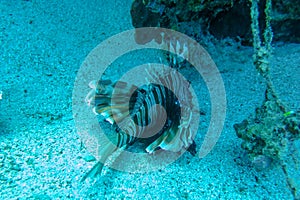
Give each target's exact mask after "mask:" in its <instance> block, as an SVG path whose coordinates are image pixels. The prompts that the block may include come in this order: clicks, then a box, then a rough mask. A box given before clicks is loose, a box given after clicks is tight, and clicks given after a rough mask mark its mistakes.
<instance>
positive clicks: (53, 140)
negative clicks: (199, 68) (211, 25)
mask: <svg viewBox="0 0 300 200" xmlns="http://www.w3.org/2000/svg"><path fill="white" fill-rule="evenodd" d="M130 4H131V1H130V0H126V1H94V0H92V1H76V2H73V1H70V0H69V1H68V0H63V1H44V0H41V1H21V0H19V1H1V2H0V41H1V45H0V52H1V53H0V64H1V65H0V74H1V79H0V91H2V93H3V94H2V99H1V100H0V108H1V109H0V110H1V111H0V183H1V185H0V199H67V198H70V199H131V198H133V199H219V198H220V199H292V198H293V197H292V195H291V192H290V190H289V188H288V187H287V184H286V177H285V176H284V174H283V172H282V170H281V168H280V167H276V166H275V167H272V168H270V169H266V170H264V171H257V170H255V169H254V168H253V166H252V164H251V162H250V161H249V160H248V159H247V156H246V155H245V152H244V151H243V150H242V149H241V148H240V143H241V141H240V140H239V139H238V138H237V137H236V135H235V131H234V129H233V124H235V123H239V122H241V121H242V120H243V119H245V118H247V117H248V116H249V114H252V113H254V111H255V108H256V107H257V106H259V105H261V103H262V101H263V94H264V83H263V79H262V78H260V77H259V75H258V74H257V72H256V70H255V67H254V66H253V65H252V54H253V51H252V48H250V47H242V46H239V45H238V44H235V43H228V42H220V43H210V44H208V45H206V46H205V48H206V50H207V51H208V52H209V53H210V55H211V56H212V58H213V60H214V61H215V63H216V64H217V66H218V69H219V70H220V72H221V75H222V78H223V81H224V85H225V89H226V96H227V117H226V121H225V124H224V129H223V132H222V135H221V137H220V139H219V141H218V143H217V145H216V146H215V147H214V149H213V151H211V152H210V153H209V154H208V155H207V156H206V157H205V158H203V159H200V158H198V157H197V156H195V157H193V156H192V155H190V154H188V153H186V154H184V155H183V156H182V157H180V159H178V160H177V161H176V162H174V163H172V164H171V165H168V166H167V167H166V168H164V169H161V170H159V171H155V172H151V173H146V174H135V173H124V172H118V171H114V170H111V169H109V168H108V167H105V168H104V172H103V175H102V176H101V177H98V178H97V179H96V180H94V181H87V182H83V183H81V182H80V179H81V178H82V176H83V175H84V173H85V172H86V171H88V169H90V168H91V167H92V166H93V165H94V164H95V161H93V159H92V158H91V156H90V154H89V153H88V152H87V151H86V150H85V148H84V147H82V145H81V141H80V138H79V136H78V134H77V133H76V127H75V125H74V121H73V116H72V90H73V84H74V81H75V78H76V74H77V71H78V70H79V67H80V65H81V63H82V62H83V61H84V59H85V57H86V56H87V55H88V53H89V52H90V51H91V50H92V49H93V48H95V47H96V46H97V45H98V44H99V43H101V41H103V40H105V39H107V38H109V37H110V36H113V35H115V34H117V33H120V32H122V31H125V30H129V29H132V28H133V27H132V25H131V19H130V14H129V13H130V12H129V10H130ZM149 55H150V54H149ZM154 56H156V57H159V56H160V55H157V54H155V53H154ZM134 59H135V58H134V57H133V58H132V59H127V60H126V63H125V64H124V61H122V60H121V61H120V62H119V64H116V65H117V67H120V68H119V73H123V72H126V69H127V68H126V67H125V66H124V65H126V66H128V65H130V63H131V62H133V61H132V60H134ZM145 62H147V60H145ZM299 63H300V45H299V44H284V43H280V44H279V43H278V44H274V53H273V57H272V60H271V67H272V77H273V81H274V85H275V88H276V89H277V92H278V93H279V96H280V98H281V99H282V100H283V101H284V102H285V103H286V104H287V105H289V106H290V108H291V109H294V110H299V102H300V90H299V85H300V83H299V82H300V80H299V77H300V65H299ZM184 70H185V73H186V74H187V76H188V77H189V79H190V81H191V83H192V84H193V83H195V85H193V87H194V89H195V90H196V91H197V95H198V96H200V97H201V98H200V99H201V100H199V101H200V106H201V109H203V112H204V113H209V108H208V107H205V105H207V104H208V103H207V102H209V94H207V93H205V92H203V93H202V92H201V91H202V90H203V91H205V89H203V88H205V85H203V84H201V83H199V84H196V83H197V81H198V79H199V77H198V76H193V74H192V73H189V71H188V70H187V69H184ZM110 73H111V74H113V73H112V72H109V71H108V72H107V76H108V77H109V74H110ZM200 78H201V77H200ZM112 79H114V77H112ZM207 115H208V114H207ZM201 122H203V125H200V131H199V134H200V135H201V133H203V131H201V128H203V129H205V127H206V126H207V123H208V122H209V120H208V119H207V118H206V117H204V118H203V119H201ZM200 139H201V136H199V141H200ZM298 156H299V155H298ZM298 158H299V157H298ZM125 164H130V163H125ZM298 170H299V169H298Z"/></svg>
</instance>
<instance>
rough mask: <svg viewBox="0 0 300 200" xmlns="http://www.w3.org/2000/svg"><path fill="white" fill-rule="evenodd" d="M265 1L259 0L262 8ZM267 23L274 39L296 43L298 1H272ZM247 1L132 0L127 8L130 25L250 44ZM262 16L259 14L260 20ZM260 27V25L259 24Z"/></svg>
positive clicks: (297, 39)
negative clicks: (269, 22) (268, 22)
mask: <svg viewBox="0 0 300 200" xmlns="http://www.w3.org/2000/svg"><path fill="white" fill-rule="evenodd" d="M264 2H265V1H261V2H260V3H259V10H263V9H264V5H265V3H264ZM272 4H273V6H272V12H271V13H270V14H271V17H272V21H271V24H272V26H273V29H274V33H275V38H274V40H275V41H278V40H280V41H290V42H300V35H299V33H300V30H299V26H298V24H299V22H300V12H299V10H300V4H298V3H297V0H288V1H284V2H283V1H281V0H274V1H272ZM249 13H250V4H249V1H248V0H216V1H209V0H201V1H200V0H188V1H183V0H172V1H166V0H135V1H134V2H133V4H132V7H131V16H132V22H133V26H134V27H136V28H139V27H147V26H150V27H164V28H171V29H174V30H177V31H180V32H183V33H185V34H187V35H189V36H193V37H194V38H196V39H197V38H201V37H202V35H203V33H208V32H209V33H210V34H212V35H214V36H215V37H217V38H224V37H232V38H235V39H238V40H241V42H242V43H244V44H247V45H251V44H252V39H253V38H252V35H251V16H250V15H249ZM264 18H265V15H264V14H263V12H262V14H261V16H259V21H260V22H263V21H264V20H265V19H264ZM260 28H261V29H263V28H264V27H263V26H262V27H260Z"/></svg>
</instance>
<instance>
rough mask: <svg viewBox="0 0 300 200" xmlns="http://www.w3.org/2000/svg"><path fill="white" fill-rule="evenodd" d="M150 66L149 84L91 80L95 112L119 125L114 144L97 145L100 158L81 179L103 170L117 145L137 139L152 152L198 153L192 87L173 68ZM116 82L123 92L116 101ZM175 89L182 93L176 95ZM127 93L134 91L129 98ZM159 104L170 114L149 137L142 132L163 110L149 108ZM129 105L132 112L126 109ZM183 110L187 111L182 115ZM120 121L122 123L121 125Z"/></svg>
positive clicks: (89, 99)
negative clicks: (99, 147)
mask: <svg viewBox="0 0 300 200" xmlns="http://www.w3.org/2000/svg"><path fill="white" fill-rule="evenodd" d="M149 69H150V70H151V72H150V70H146V71H147V74H148V75H149V76H148V78H149V79H150V80H148V83H149V84H147V85H143V86H142V87H137V86H135V85H132V84H130V83H127V82H122V81H119V82H117V83H112V81H110V80H100V81H92V82H90V84H89V86H90V88H91V91H90V92H89V94H88V95H87V96H86V102H87V103H88V105H89V106H90V107H92V109H93V111H94V113H95V114H96V115H101V116H103V117H104V118H105V120H106V121H108V122H109V123H111V124H113V125H116V129H115V133H114V134H113V136H112V137H110V140H111V142H112V143H113V144H115V146H111V145H109V144H104V145H103V146H102V147H103V148H101V149H98V154H99V155H100V157H101V158H100V160H99V161H98V162H97V164H96V165H95V166H94V167H93V168H92V169H91V170H90V171H89V172H88V173H87V174H86V175H85V176H84V177H83V179H82V181H83V180H85V179H86V178H88V177H93V176H96V175H97V174H101V171H102V168H103V164H104V163H105V161H106V160H107V158H108V157H109V156H110V155H112V154H113V153H114V152H115V151H116V150H117V148H126V147H128V146H130V145H132V144H134V143H135V142H137V141H140V142H142V143H144V144H146V146H145V147H146V148H145V151H146V152H148V153H149V154H151V153H154V152H155V151H156V150H157V149H163V150H167V151H172V152H182V151H184V150H187V151H189V152H190V153H191V154H192V155H195V153H196V144H195V142H194V140H193V138H194V136H195V134H196V133H195V131H194V130H192V128H191V127H190V123H191V120H192V117H193V113H194V112H195V111H194V110H193V106H192V105H193V100H192V98H193V97H192V95H191V92H190V90H189V87H190V85H189V83H188V82H187V81H183V78H182V77H181V76H179V75H178V72H177V70H176V69H174V68H171V67H169V69H167V70H166V69H165V70H163V71H156V70H155V69H154V68H151V66H150V68H149ZM116 84H118V87H119V88H120V92H119V93H118V95H117V96H116V97H114V98H113V99H114V102H113V101H112V95H113V90H114V88H115V86H116ZM173 91H176V94H177V95H180V96H176V95H175V94H174V93H173ZM128 94H132V95H131V96H130V98H128ZM128 104H129V106H128ZM156 104H159V105H161V106H162V107H163V108H164V109H165V112H166V115H167V118H166V121H165V122H164V124H163V126H162V129H160V130H159V131H158V132H154V134H153V135H152V136H151V137H148V138H147V136H145V135H143V134H145V131H144V127H145V126H148V125H149V124H150V123H151V124H153V125H154V127H155V126H156V125H157V124H158V123H159V122H161V117H162V113H160V111H159V110H156V109H155V108H154V112H151V113H152V114H150V109H151V108H153V106H154V105H156ZM128 107H129V112H127V111H126V108H127V109H128ZM152 111H153V110H152ZM182 111H183V112H182ZM183 113H187V114H186V115H185V116H182V114H183ZM128 116H129V118H128ZM128 119H131V120H128ZM120 125H121V126H122V127H119V126H120ZM123 125H124V126H123ZM150 130H151V129H150ZM155 133H156V134H155Z"/></svg>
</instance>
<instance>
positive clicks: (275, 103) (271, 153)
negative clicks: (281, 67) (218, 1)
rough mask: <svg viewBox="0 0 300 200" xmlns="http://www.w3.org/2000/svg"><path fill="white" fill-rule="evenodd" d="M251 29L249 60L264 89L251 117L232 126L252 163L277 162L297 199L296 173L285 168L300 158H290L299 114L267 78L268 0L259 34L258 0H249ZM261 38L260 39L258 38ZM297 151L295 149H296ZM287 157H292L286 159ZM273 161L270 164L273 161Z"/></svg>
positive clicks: (299, 127)
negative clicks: (291, 172) (289, 107)
mask: <svg viewBox="0 0 300 200" xmlns="http://www.w3.org/2000/svg"><path fill="white" fill-rule="evenodd" d="M251 3H252V4H251V13H250V15H251V19H252V23H251V28H252V34H253V47H254V55H253V63H254V65H255V67H256V69H257V71H258V72H259V73H260V74H261V75H262V76H263V77H264V79H265V82H266V85H267V88H266V91H265V100H264V102H263V104H262V106H261V107H258V108H256V112H255V116H254V117H253V116H250V117H249V119H248V120H244V121H243V122H242V123H240V124H235V125H234V128H235V131H236V134H237V136H238V137H239V138H241V139H242V140H243V142H242V148H243V149H245V150H246V151H247V153H248V154H249V156H250V159H251V160H252V162H253V164H254V166H257V168H259V169H264V168H267V167H268V166H269V165H270V163H271V161H275V162H276V163H277V164H279V165H280V166H281V168H282V170H283V173H284V174H285V176H286V182H287V185H288V186H289V188H290V190H291V192H292V194H293V196H294V198H295V199H299V198H300V188H299V180H298V181H295V180H296V178H295V177H297V176H298V175H299V174H297V173H296V174H295V173H294V174H293V175H291V174H290V173H289V171H299V170H297V164H296V165H294V163H298V160H299V159H300V157H294V155H293V154H294V150H295V149H296V148H295V143H294V141H295V140H299V139H300V116H299V113H298V112H295V111H291V110H289V109H288V107H287V106H286V105H284V104H283V103H282V102H281V101H280V99H279V98H278V96H277V94H276V92H275V89H274V87H273V83H272V80H271V78H270V73H269V68H270V63H269V57H270V55H271V51H272V46H271V42H272V39H273V33H272V29H271V23H270V21H271V7H272V0H266V2H265V4H266V5H265V9H264V14H265V26H264V31H263V33H261V30H260V23H259V14H260V11H259V0H252V1H251ZM262 39H263V41H262ZM298 151H299V150H298ZM289 157H294V159H293V160H290V159H289ZM275 162H274V163H275Z"/></svg>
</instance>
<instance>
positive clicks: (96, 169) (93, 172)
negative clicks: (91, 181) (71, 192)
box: [80, 161, 103, 182]
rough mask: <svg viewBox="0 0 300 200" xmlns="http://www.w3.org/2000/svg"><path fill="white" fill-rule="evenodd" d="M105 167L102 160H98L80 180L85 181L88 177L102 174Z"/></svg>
mask: <svg viewBox="0 0 300 200" xmlns="http://www.w3.org/2000/svg"><path fill="white" fill-rule="evenodd" d="M102 168H103V163H102V162H101V161H99V162H97V163H96V164H95V165H94V166H93V168H92V169H91V170H90V171H88V172H87V173H86V174H85V175H84V176H83V177H82V179H81V181H80V182H83V181H85V180H86V179H87V178H94V177H96V176H97V175H98V174H101V171H102Z"/></svg>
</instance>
